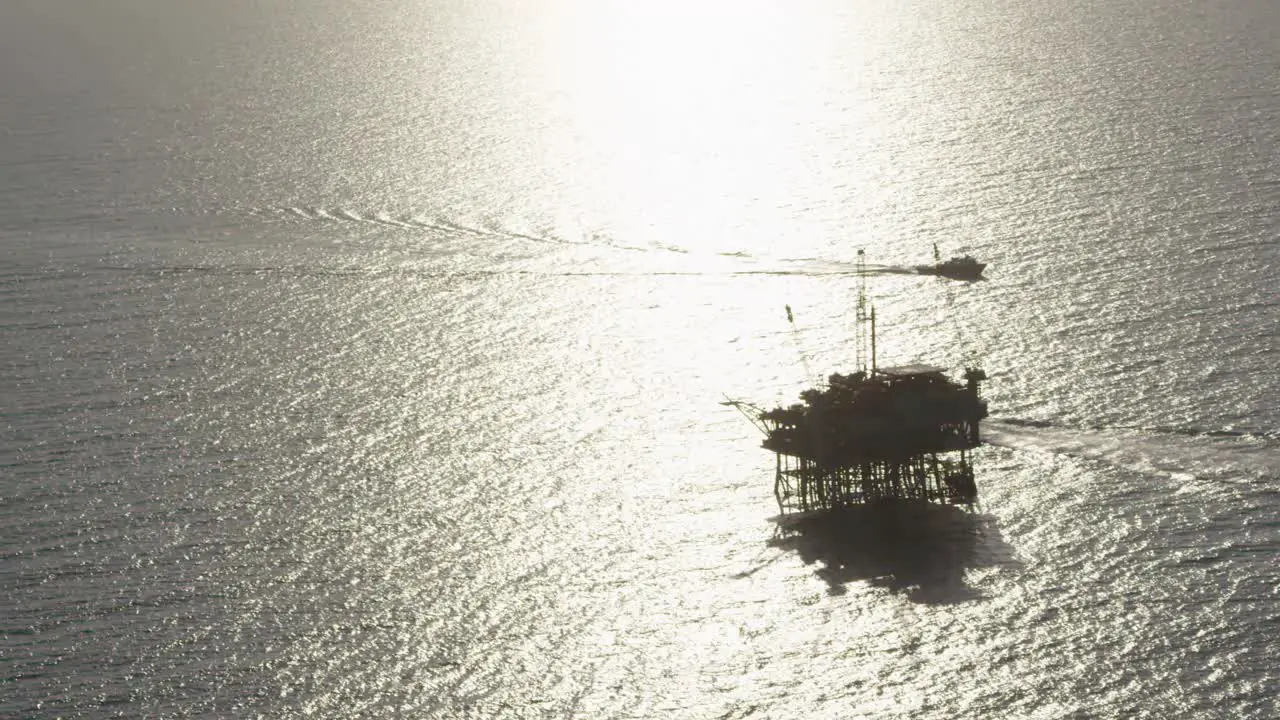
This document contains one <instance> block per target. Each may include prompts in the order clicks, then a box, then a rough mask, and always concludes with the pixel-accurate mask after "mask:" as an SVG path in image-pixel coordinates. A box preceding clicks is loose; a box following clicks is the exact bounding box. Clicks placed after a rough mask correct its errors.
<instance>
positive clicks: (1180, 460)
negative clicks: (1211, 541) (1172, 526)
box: [982, 418, 1280, 482]
mask: <svg viewBox="0 0 1280 720" xmlns="http://www.w3.org/2000/svg"><path fill="white" fill-rule="evenodd" d="M982 434H983V439H984V440H985V441H986V442H987V443H988V444H990V445H995V446H998V447H1005V448H1009V449H1012V450H1022V451H1031V452H1040V453H1048V454H1057V455H1068V456H1072V457H1080V458H1087V459H1090V460H1096V461H1099V462H1103V463H1106V464H1109V465H1112V466H1115V467H1119V468H1122V469H1125V470H1129V471H1132V472H1137V473H1141V474H1144V475H1151V476H1157V477H1165V478H1170V479H1175V480H1183V481H1193V480H1212V481H1221V482H1242V481H1243V482H1269V481H1274V480H1277V479H1280V433H1276V432H1267V431H1259V430H1226V429H1224V430H1210V429H1195V428H1167V427H1156V428H1138V427H1090V428H1076V427H1068V426H1064V425H1058V424H1053V423H1048V422H1041V421H1035V420H1020V419H1016V418H1001V419H997V420H992V421H988V423H987V424H986V425H985V426H984V427H983V430H982Z"/></svg>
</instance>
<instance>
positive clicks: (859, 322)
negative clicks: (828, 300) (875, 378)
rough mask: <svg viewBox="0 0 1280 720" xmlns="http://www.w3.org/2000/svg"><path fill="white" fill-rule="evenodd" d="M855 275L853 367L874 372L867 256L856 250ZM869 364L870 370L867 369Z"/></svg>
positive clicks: (873, 314) (873, 318) (873, 313)
mask: <svg viewBox="0 0 1280 720" xmlns="http://www.w3.org/2000/svg"><path fill="white" fill-rule="evenodd" d="M856 268H857V269H856V271H855V274H857V276H858V300H857V305H856V306H855V307H854V314H853V321H854V322H853V344H854V352H855V358H856V360H855V363H854V364H855V365H856V366H857V368H858V371H859V372H863V373H866V372H868V371H870V373H875V371H876V309H875V308H874V307H873V306H872V305H871V302H870V301H869V300H867V254H866V253H865V252H863V251H862V250H861V249H860V250H858V262H857V266H856ZM868 362H870V368H868V367H867V364H868Z"/></svg>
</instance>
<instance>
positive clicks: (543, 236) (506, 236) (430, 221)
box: [248, 206, 920, 276]
mask: <svg viewBox="0 0 1280 720" xmlns="http://www.w3.org/2000/svg"><path fill="white" fill-rule="evenodd" d="M248 212H249V214H250V215H253V216H260V217H261V216H274V217H277V218H283V219H286V220H295V221H311V222H327V223H346V224H357V225H366V226H378V227H386V228H395V229H407V230H420V231H424V232H437V233H442V234H446V235H451V236H454V237H459V236H461V237H471V238H489V239H494V240H508V241H524V242H531V243H538V244H544V245H566V246H577V247H584V248H597V249H605V250H618V251H624V252H641V253H668V254H672V255H680V256H706V257H715V258H720V259H724V260H741V261H743V262H766V263H781V264H787V265H791V264H805V265H808V266H809V267H808V268H807V269H795V270H792V269H761V270H744V271H739V272H732V271H729V272H696V271H685V270H679V269H676V270H671V271H660V270H659V271H651V272H636V273H612V272H569V273H564V274H565V275H628V274H630V275H833V276H838V275H849V276H855V275H860V274H861V275H919V274H920V273H919V272H918V271H917V270H916V268H914V267H904V266H896V265H880V264H868V265H865V266H863V267H862V268H859V267H858V266H857V264H856V263H854V262H850V261H841V260H829V259H822V258H812V257H809V258H788V257H766V256H759V255H753V254H751V253H748V252H745V251H741V250H738V251H720V252H705V251H699V250H696V249H692V248H688V247H684V246H681V245H678V244H673V243H653V244H649V245H637V244H629V243H624V242H619V241H618V240H617V239H616V238H613V237H611V236H609V235H608V234H605V233H591V234H589V235H584V236H583V237H581V238H567V237H563V236H561V235H558V234H556V233H553V232H549V231H539V232H525V231H520V230H516V229H513V228H510V227H505V226H504V225H502V224H500V223H498V222H496V221H495V222H486V223H482V224H480V225H476V224H473V223H467V222H462V221H458V220H455V219H450V218H442V217H435V216H431V215H429V214H425V213H399V214H392V213H388V212H384V211H377V212H370V211H366V210H358V209H351V208H325V207H313V206H284V207H269V208H250V209H249V211H248ZM543 274H557V273H543Z"/></svg>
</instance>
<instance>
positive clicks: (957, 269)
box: [916, 245, 987, 282]
mask: <svg viewBox="0 0 1280 720" xmlns="http://www.w3.org/2000/svg"><path fill="white" fill-rule="evenodd" d="M933 259H934V263H933V264H932V265H917V266H916V272H917V273H919V274H921V275H937V276H938V277H944V278H949V279H951V280H967V281H969V282H972V281H974V280H979V279H981V278H982V271H983V270H985V269H986V268H987V264H986V263H984V262H978V261H977V260H975V259H974V258H972V257H970V256H968V255H962V256H960V257H953V258H951V259H949V260H943V259H942V256H941V255H939V254H938V246H937V245H934V246H933Z"/></svg>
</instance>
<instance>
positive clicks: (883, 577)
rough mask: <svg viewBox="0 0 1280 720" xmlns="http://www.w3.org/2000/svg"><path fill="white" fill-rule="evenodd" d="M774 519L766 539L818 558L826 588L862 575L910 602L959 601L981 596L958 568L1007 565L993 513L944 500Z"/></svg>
mask: <svg viewBox="0 0 1280 720" xmlns="http://www.w3.org/2000/svg"><path fill="white" fill-rule="evenodd" d="M775 522H776V523H777V529H776V532H775V533H774V537H773V538H772V539H771V540H769V545H770V546H772V547H775V548H778V549H782V550H791V551H795V552H796V553H797V554H799V555H800V557H801V558H803V559H804V561H805V562H806V563H808V564H816V565H818V566H819V567H818V568H817V570H816V571H815V572H816V574H817V575H818V577H820V578H822V579H823V580H825V581H826V583H827V585H828V589H829V592H830V593H831V594H833V595H838V594H842V593H844V592H846V586H847V585H848V584H849V583H852V582H859V581H865V582H868V583H870V584H871V585H874V586H878V587H885V588H888V589H890V590H892V591H894V592H897V593H903V594H905V596H906V597H907V598H909V599H910V600H912V601H913V602H919V603H926V604H948V603H957V602H964V601H966V600H973V599H978V598H981V597H982V595H981V593H979V592H978V591H976V590H974V589H973V588H971V587H969V586H968V585H966V584H965V574H966V572H968V571H969V570H973V569H977V568H984V567H994V566H998V565H1010V564H1015V561H1014V560H1013V552H1012V549H1011V548H1009V547H1008V545H1006V544H1005V542H1004V540H1003V539H1002V538H1001V537H1000V533H999V530H998V529H997V528H996V525H995V518H993V517H992V516H990V515H984V514H981V513H978V512H974V511H970V510H964V509H961V508H958V507H955V506H952V505H931V504H923V503H917V502H882V503H876V504H872V505H860V506H855V507H850V508H842V509H840V510H832V511H826V512H821V513H805V514H797V515H784V516H780V517H778V518H775Z"/></svg>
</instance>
